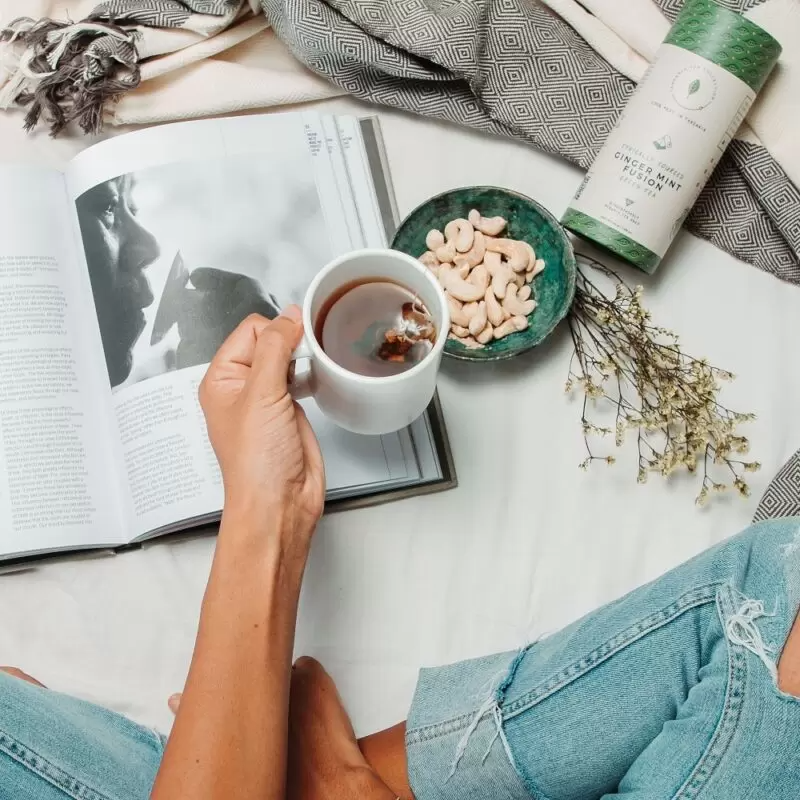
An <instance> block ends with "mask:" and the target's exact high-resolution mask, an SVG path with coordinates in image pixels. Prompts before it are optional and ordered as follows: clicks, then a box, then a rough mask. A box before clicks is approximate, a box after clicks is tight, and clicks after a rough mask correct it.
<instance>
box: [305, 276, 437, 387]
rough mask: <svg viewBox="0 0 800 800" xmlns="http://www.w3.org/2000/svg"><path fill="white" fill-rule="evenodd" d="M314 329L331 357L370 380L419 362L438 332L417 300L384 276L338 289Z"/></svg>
mask: <svg viewBox="0 0 800 800" xmlns="http://www.w3.org/2000/svg"><path fill="white" fill-rule="evenodd" d="M314 328H315V330H314V333H315V336H316V339H317V342H319V344H320V346H321V347H322V349H323V350H324V351H325V353H326V354H327V355H328V357H329V358H331V359H332V360H333V361H335V362H336V363H337V364H338V365H339V366H340V367H343V368H344V369H346V370H348V371H349V372H355V373H356V374H358V375H365V376H367V377H370V378H385V377H388V376H391V375H399V374H400V373H402V372H405V371H407V370H409V369H411V368H412V367H414V366H415V365H416V364H419V363H420V361H422V360H423V359H424V358H425V357H426V356H427V355H428V354H429V353H430V352H431V350H432V349H433V345H434V343H435V342H436V334H437V331H436V325H435V324H434V322H433V318H432V317H431V315H430V312H429V311H428V309H427V308H426V307H425V305H424V303H423V302H422V301H421V300H420V298H419V297H418V296H417V295H416V294H415V293H414V292H412V291H411V290H410V289H408V288H406V287H405V286H402V285H401V284H399V283H395V282H394V281H390V280H387V279H386V278H373V279H370V280H360V281H355V282H353V283H349V284H346V285H345V286H342V287H340V288H339V289H338V290H337V291H336V292H334V294H333V295H331V297H329V298H328V299H327V300H326V301H325V303H324V305H323V307H322V308H321V309H320V312H319V314H318V315H317V320H316V324H315V326H314Z"/></svg>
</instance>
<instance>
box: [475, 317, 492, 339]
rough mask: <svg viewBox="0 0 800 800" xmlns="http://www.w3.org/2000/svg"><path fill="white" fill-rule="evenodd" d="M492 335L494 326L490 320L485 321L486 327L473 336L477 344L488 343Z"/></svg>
mask: <svg viewBox="0 0 800 800" xmlns="http://www.w3.org/2000/svg"><path fill="white" fill-rule="evenodd" d="M493 336H494V328H493V327H492V325H491V323H490V322H487V323H486V327H485V328H484V329H483V330H482V331H481V332H480V333H479V334H478V335H477V336H476V337H475V338H476V339H477V341H478V344H488V343H489V342H491V341H492V337H493Z"/></svg>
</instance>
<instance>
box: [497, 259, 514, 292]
mask: <svg viewBox="0 0 800 800" xmlns="http://www.w3.org/2000/svg"><path fill="white" fill-rule="evenodd" d="M513 280H514V272H513V271H512V270H511V269H510V268H509V267H508V265H507V264H502V265H501V266H500V269H498V270H496V271H495V273H494V275H493V276H492V291H493V292H494V295H495V297H496V298H497V299H498V300H502V299H503V298H504V297H505V296H506V288H507V287H508V284H509V283H511V282H512V281H513Z"/></svg>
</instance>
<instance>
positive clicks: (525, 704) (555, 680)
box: [503, 583, 720, 721]
mask: <svg viewBox="0 0 800 800" xmlns="http://www.w3.org/2000/svg"><path fill="white" fill-rule="evenodd" d="M719 586H720V584H719V583H713V584H709V585H707V586H703V587H701V588H698V589H692V590H691V591H690V592H687V593H686V594H684V595H682V596H681V597H680V598H678V600H676V601H675V602H674V603H672V604H670V605H669V606H667V607H666V608H664V609H662V610H661V611H656V612H654V613H653V614H650V615H649V616H647V617H645V618H644V619H643V620H640V621H639V622H637V623H636V624H635V625H632V626H631V627H629V628H628V629H626V630H625V631H623V632H622V633H619V634H617V635H616V636H615V637H614V638H613V639H609V640H608V641H607V642H605V643H604V644H602V645H600V647H598V648H596V649H595V650H593V651H592V652H591V653H590V654H589V655H588V656H584V657H583V658H582V659H581V660H580V661H576V662H575V663H574V664H571V665H570V666H568V667H567V668H566V669H564V670H562V671H561V672H560V673H558V674H557V675H555V676H554V677H552V678H550V679H549V680H548V681H547V682H546V683H545V684H543V685H541V686H538V687H537V688H536V689H532V690H531V691H529V692H527V693H526V694H524V695H522V697H518V698H517V699H516V700H513V701H511V702H510V703H507V704H506V705H505V706H504V707H503V720H504V721H508V720H510V719H513V718H514V717H516V716H519V715H520V714H522V713H524V712H525V711H527V710H528V709H529V708H531V707H532V706H534V705H538V704H539V703H541V702H542V701H543V700H545V699H546V698H547V697H549V696H550V695H551V694H554V693H555V692H557V691H560V690H561V689H563V688H564V686H566V685H567V684H569V683H572V682H573V681H575V680H577V679H578V678H581V677H583V676H584V675H585V674H586V673H587V672H589V671H590V670H592V669H594V668H595V667H596V666H598V665H599V664H601V663H603V662H604V661H607V660H608V659H609V658H611V657H612V656H614V655H616V654H617V653H618V652H620V651H621V650H623V649H625V648H626V647H629V646H630V645H631V644H633V643H634V642H636V641H638V640H639V639H641V638H642V637H644V636H646V635H648V634H649V633H652V632H653V631H654V630H657V629H658V628H661V627H663V626H664V625H667V624H669V623H670V622H672V621H673V620H675V619H677V618H678V617H680V616H681V615H683V614H684V613H686V612H687V611H689V610H690V609H692V608H697V607H698V606H702V605H706V604H708V603H712V602H714V599H715V597H716V595H717V592H718V590H719Z"/></svg>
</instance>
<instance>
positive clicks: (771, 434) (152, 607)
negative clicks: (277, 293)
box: [0, 100, 800, 734]
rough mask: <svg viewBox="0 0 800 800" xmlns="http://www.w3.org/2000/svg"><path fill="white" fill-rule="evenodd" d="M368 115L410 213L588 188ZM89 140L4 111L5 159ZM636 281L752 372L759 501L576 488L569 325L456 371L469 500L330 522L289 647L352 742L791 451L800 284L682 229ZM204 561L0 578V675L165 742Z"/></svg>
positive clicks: (626, 568) (736, 526)
mask: <svg viewBox="0 0 800 800" xmlns="http://www.w3.org/2000/svg"><path fill="white" fill-rule="evenodd" d="M322 106H323V107H324V108H325V109H326V110H329V111H334V112H336V111H339V112H351V113H372V112H374V111H375V110H376V109H373V108H371V107H369V106H366V105H364V104H360V103H357V102H355V101H351V100H336V101H330V102H327V103H325V104H322ZM378 113H379V114H380V116H381V119H382V123H383V130H384V135H385V138H386V144H387V149H388V154H389V159H390V162H391V163H392V164H393V165H395V167H396V168H395V169H394V173H393V177H394V181H395V188H396V192H397V198H398V202H399V206H400V210H401V213H403V214H405V213H407V212H408V211H410V210H411V209H412V208H413V207H414V206H415V205H416V204H417V203H419V202H421V201H422V200H424V199H425V198H426V197H428V196H430V195H432V194H435V193H437V192H439V191H442V190H444V189H447V188H450V187H454V186H459V185H466V184H496V185H498V186H506V187H509V188H512V189H516V190H519V191H521V192H524V193H526V194H529V195H531V196H532V197H534V198H536V199H537V200H539V201H540V202H542V203H543V204H544V205H546V206H547V207H549V208H550V209H551V210H552V211H553V213H555V214H556V215H558V214H560V213H561V212H562V211H563V209H564V208H565V207H566V204H567V202H568V200H569V199H570V198H571V196H572V193H573V191H574V190H575V188H576V186H577V184H578V183H579V181H580V178H581V174H580V172H579V171H578V170H577V169H575V168H573V167H570V166H568V165H566V164H565V163H563V162H562V161H560V160H557V159H555V158H551V157H548V156H545V155H543V154H541V153H538V152H536V151H534V150H533V149H531V148H529V147H526V146H524V145H521V144H518V143H515V142H511V141H503V140H499V139H493V138H489V137H486V136H483V135H479V134H477V133H474V132H471V131H466V130H462V129H459V128H455V127H452V126H448V125H444V124H439V123H435V122H431V121H426V120H422V119H419V118H415V117H412V116H409V115H405V114H401V113H394V112H389V111H384V110H379V111H378ZM84 144H85V143H84V142H82V141H74V140H66V139H64V140H56V141H55V142H53V141H51V140H50V139H48V138H47V136H46V134H43V133H39V134H36V135H35V136H33V137H26V136H25V135H24V134H23V133H22V132H21V119H20V117H19V116H18V115H13V116H11V115H0V158H2V159H3V160H17V161H20V160H25V161H36V162H39V163H42V162H43V163H48V164H55V165H58V164H61V163H63V162H64V161H65V160H66V159H67V158H69V157H70V156H71V155H72V154H74V153H75V152H76V151H77V150H78V149H79V148H80V147H82V146H84ZM401 165H402V167H401ZM627 276H628V278H629V279H631V280H634V281H640V282H641V283H643V284H644V285H645V287H646V302H647V305H648V306H649V307H650V308H651V309H652V310H653V312H654V314H655V315H656V318H657V319H658V320H659V321H661V322H662V324H664V325H666V326H668V327H673V328H674V329H676V330H677V331H679V332H680V333H681V334H682V337H683V341H684V343H685V345H686V347H687V348H690V349H691V351H692V352H694V353H696V354H698V355H700V354H704V355H706V356H707V357H708V358H709V359H711V360H712V361H713V362H714V363H718V364H720V365H722V366H724V367H726V368H728V369H731V370H733V371H735V372H736V373H737V374H738V375H739V376H740V377H739V379H738V380H737V381H736V382H734V383H733V384H732V385H730V386H729V387H728V388H726V390H725V399H726V400H728V401H729V404H730V406H731V407H733V408H737V409H740V410H743V411H754V412H756V413H757V414H758V415H759V419H758V421H757V422H755V423H754V424H753V425H752V426H751V427H750V430H749V433H750V438H751V441H752V444H753V451H752V453H753V457H754V458H757V459H758V460H760V461H761V462H762V463H763V465H764V468H763V471H762V472H761V473H760V474H758V475H756V476H754V477H753V481H752V487H753V497H752V498H751V499H750V500H749V501H741V500H739V499H737V498H734V497H726V498H724V499H723V500H721V501H719V502H717V503H716V504H715V505H714V506H713V507H712V508H710V509H707V510H698V509H696V508H695V506H694V504H693V497H694V492H693V487H691V486H690V485H688V484H686V483H685V482H683V481H677V482H676V484H675V485H671V486H667V485H666V484H664V483H663V482H662V481H660V480H652V481H651V482H650V483H649V484H648V485H646V486H637V485H636V483H635V469H634V465H633V463H632V461H630V458H631V456H632V454H630V453H629V456H628V458H627V459H626V458H620V463H618V465H617V466H616V467H614V468H606V467H605V466H603V467H602V468H599V467H597V468H594V469H593V470H592V471H590V472H589V473H588V474H584V473H583V472H580V471H579V470H578V469H577V464H578V463H579V462H580V461H581V460H582V458H583V455H582V445H583V443H582V436H581V432H580V427H579V424H578V420H579V410H578V408H577V407H576V405H575V404H574V403H570V402H568V401H567V400H566V399H565V397H564V395H563V385H564V381H565V378H566V372H567V362H568V358H569V354H570V344H569V341H568V338H569V337H568V336H565V335H564V334H565V331H564V330H560V331H559V335H557V336H555V337H554V338H553V341H552V342H551V343H548V344H546V345H545V346H543V347H541V348H539V349H538V350H537V351H536V352H534V353H532V354H530V355H529V356H527V357H522V358H519V359H516V360H513V361H510V362H506V363H503V364H498V365H495V366H489V365H486V366H471V365H465V364H461V363H452V362H446V364H445V366H444V369H443V373H442V377H441V381H440V390H441V395H442V402H443V405H444V411H445V415H446V418H447V426H448V430H449V433H450V437H451V441H452V446H453V451H454V454H455V460H456V465H457V469H458V473H459V478H460V486H459V488H458V489H457V490H455V491H451V492H446V493H443V494H439V495H435V496H430V497H425V498H416V499H411V500H406V501H403V502H400V503H396V504H393V505H392V506H391V508H387V507H383V508H373V509H366V510H361V511H354V512H348V513H344V514H338V515H334V516H331V517H329V518H326V519H325V520H324V521H323V523H322V525H321V526H320V529H319V531H318V533H317V536H316V540H315V543H314V548H313V553H312V556H311V560H310V564H309V568H308V573H307V577H306V583H305V587H304V593H303V598H302V603H301V612H300V619H299V625H298V636H297V652H298V654H310V655H314V656H316V657H318V658H319V659H320V660H321V661H322V662H323V663H324V664H325V665H326V666H327V667H328V669H329V670H330V671H331V672H332V674H333V676H334V677H335V679H336V680H337V682H338V684H339V686H340V688H341V691H342V695H343V697H344V700H345V702H346V704H347V707H348V709H349V711H350V713H351V714H352V716H353V719H354V722H355V727H356V730H357V731H358V733H359V734H364V733H367V732H370V731H373V730H376V729H378V728H380V727H383V726H386V725H389V724H392V723H394V722H396V721H398V720H400V719H402V718H404V717H405V715H406V713H407V710H408V706H409V702H410V700H411V697H412V693H413V690H414V685H415V678H416V673H417V670H418V668H419V667H420V666H422V665H433V664H439V663H445V662H450V661H454V660H457V659H462V658H466V657H471V656H477V655H480V654H484V653H490V652H493V651H497V650H510V649H514V648H517V647H519V646H520V645H522V644H523V643H525V642H526V641H529V640H531V639H534V638H536V637H537V636H539V635H541V634H543V633H546V632H549V631H553V630H555V629H557V628H559V627H561V626H562V625H564V624H566V623H568V622H570V621H571V620H573V619H575V618H577V617H578V616H580V615H582V614H583V613H585V612H587V611H590V610H591V609H593V608H595V607H597V606H598V605H600V604H602V603H604V602H606V601H609V600H612V599H614V598H616V597H618V596H620V595H621V594H623V593H624V592H626V591H627V590H630V589H632V588H634V587H635V586H637V585H639V584H641V583H643V582H645V581H647V580H649V579H652V578H654V577H656V576H657V575H659V574H660V573H661V572H663V571H665V570H666V569H668V568H670V567H672V566H674V565H676V564H678V563H680V562H681V561H683V560H684V559H686V558H688V557H690V556H692V555H694V554H695V553H697V552H699V551H700V550H703V549H704V548H706V547H708V546H709V545H711V544H713V543H715V542H718V541H720V540H721V539H723V538H724V537H726V536H728V535H730V534H733V533H734V532H736V531H738V530H740V529H741V528H743V527H745V526H746V525H747V524H748V522H749V520H750V518H751V516H752V514H753V512H754V510H755V507H756V504H757V500H758V498H759V496H760V494H761V492H762V491H763V489H764V488H765V487H766V485H767V483H768V482H769V480H770V478H771V477H772V476H773V474H774V473H775V472H776V471H777V469H778V468H779V467H780V466H781V465H782V464H783V463H784V462H785V460H786V459H787V458H788V457H789V456H790V455H791V454H792V453H793V452H794V451H795V450H796V449H797V448H798V447H800V415H798V400H800V370H798V369H797V366H798V358H797V343H798V342H800V313H798V312H800V287H794V286H790V285H787V284H784V283H781V282H779V281H778V280H776V279H775V278H773V277H771V276H769V275H767V274H765V273H763V272H760V271H759V270H757V269H755V268H753V267H751V266H747V265H745V264H742V263H740V262H738V261H736V260H735V259H733V258H730V257H729V256H727V255H725V254H724V253H722V252H720V251H718V250H716V249H715V248H713V247H712V246H711V245H709V244H707V243H705V242H701V241H699V240H697V239H695V238H693V237H692V236H689V235H688V234H685V233H683V234H681V236H680V237H679V240H678V242H677V243H676V245H675V247H674V249H673V251H672V252H671V254H670V256H669V258H668V259H667V260H666V261H665V263H664V264H663V265H662V267H661V269H660V271H659V273H658V274H657V275H656V276H655V277H653V278H648V277H647V276H644V275H640V274H638V273H634V272H633V271H629V272H628V273H627ZM709 299H713V301H714V302H713V304H710V303H709ZM213 547H214V540H213V539H211V538H205V539H191V540H189V541H184V542H180V543H172V544H155V545H152V546H149V547H147V548H146V549H144V550H142V551H139V552H131V553H127V554H125V555H120V556H116V557H110V558H102V559H90V558H83V559H79V560H77V561H73V562H69V563H62V564H53V565H49V566H44V567H40V568H37V569H34V570H31V571H28V572H25V573H22V574H15V575H9V576H5V577H0V609H2V610H3V616H2V621H0V663H6V664H13V665H17V666H20V667H22V668H23V669H25V670H27V671H28V672H30V673H31V674H33V675H35V676H37V677H38V678H39V679H41V680H42V681H44V682H45V683H46V684H48V685H49V686H51V687H53V688H55V689H59V690H62V691H66V692H70V693H74V694H77V695H80V696H82V697H85V698H88V699H91V700H93V701H96V702H99V703H102V704H105V705H108V706H110V707H112V708H114V709H116V710H118V711H120V712H123V713H126V714H129V715H130V716H132V717H134V718H136V719H138V720H140V721H143V722H145V723H148V724H152V725H155V726H158V727H160V728H161V729H164V730H166V729H167V728H168V727H169V725H170V723H171V715H170V713H169V711H168V710H167V706H166V698H167V697H168V695H169V694H171V693H172V692H174V691H178V690H180V688H181V686H182V683H183V679H184V677H185V674H186V669H187V666H188V663H189V658H190V655H191V650H192V644H193V639H194V634H195V627H196V624H197V617H198V611H199V606H200V601H201V597H202V593H203V589H204V586H205V581H206V577H207V574H208V569H209V564H210V560H211V556H212V551H213Z"/></svg>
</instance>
